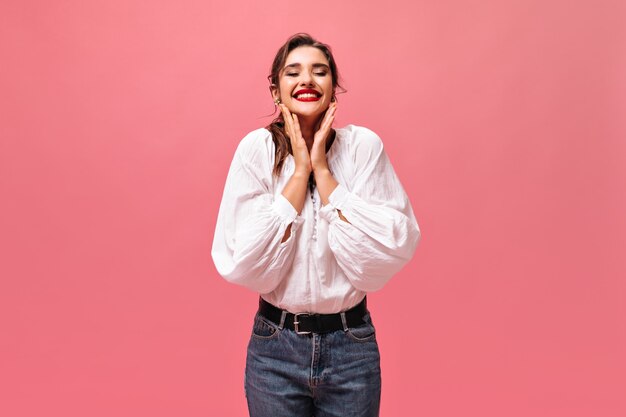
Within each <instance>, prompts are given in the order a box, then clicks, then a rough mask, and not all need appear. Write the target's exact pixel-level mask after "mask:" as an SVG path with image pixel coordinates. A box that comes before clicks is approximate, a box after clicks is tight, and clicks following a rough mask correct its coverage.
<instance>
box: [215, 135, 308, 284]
mask: <svg viewBox="0 0 626 417" xmlns="http://www.w3.org/2000/svg"><path fill="white" fill-rule="evenodd" d="M273 158H274V147H273V142H272V140H271V133H270V132H269V131H267V130H265V129H257V130H255V131H253V132H250V133H249V134H248V135H246V136H245V137H244V138H243V139H242V141H241V142H240V143H239V146H238V147H237V150H236V151H235V156H234V157H233V161H232V163H231V165H230V169H229V171H228V175H227V178H226V184H225V186H224V194H223V196H222V201H221V204H220V208H219V212H218V215H217V223H216V226H215V236H214V238H213V247H212V250H211V256H212V258H213V262H214V263H215V267H216V268H217V271H218V272H219V274H220V275H221V276H223V277H224V279H226V280H227V281H229V282H232V283H236V284H239V285H243V286H245V287H248V288H250V289H251V290H253V291H257V292H259V293H261V294H265V293H268V292H271V291H272V290H273V289H274V288H276V286H278V284H279V283H280V281H281V279H282V278H283V276H284V274H285V272H286V270H287V269H289V268H288V266H290V264H291V262H292V260H293V255H294V247H295V238H294V234H295V233H297V230H298V228H299V226H300V224H301V223H302V220H301V217H300V216H298V213H297V211H296V209H295V208H294V207H293V206H292V205H291V203H290V202H289V200H287V199H286V198H285V197H284V196H283V195H282V194H280V193H278V194H277V197H275V196H274V192H273V181H272V169H273V160H274V159H273ZM291 223H293V224H292V226H291V234H290V236H289V238H288V239H287V240H286V241H285V242H281V240H282V238H283V237H284V235H285V231H286V229H287V227H288V226H289V224H291Z"/></svg>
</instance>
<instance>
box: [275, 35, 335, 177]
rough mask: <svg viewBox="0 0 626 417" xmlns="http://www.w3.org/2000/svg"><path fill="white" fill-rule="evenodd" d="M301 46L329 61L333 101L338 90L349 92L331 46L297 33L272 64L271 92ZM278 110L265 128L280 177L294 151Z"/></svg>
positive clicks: (276, 171) (281, 48) (285, 44)
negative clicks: (267, 131) (310, 49)
mask: <svg viewBox="0 0 626 417" xmlns="http://www.w3.org/2000/svg"><path fill="white" fill-rule="evenodd" d="M299 46H313V47H315V48H317V49H319V50H320V51H322V53H323V54H324V56H325V57H326V59H328V65H329V66H330V73H331V76H332V81H333V99H334V100H337V98H336V97H335V91H336V89H337V88H339V89H341V92H345V91H347V90H346V89H345V88H343V87H342V86H341V85H340V84H339V71H338V70H337V64H336V63H335V58H334V57H333V53H332V51H331V49H330V46H328V45H326V44H324V43H321V42H318V41H317V40H316V39H314V38H313V37H312V36H311V35H309V34H308V33H296V34H295V35H293V36H291V37H290V38H289V39H287V41H286V42H285V43H284V44H283V46H281V47H280V49H278V52H276V56H275V57H274V62H273V63H272V68H271V70H270V75H268V76H267V79H268V80H269V82H270V91H271V89H272V85H273V84H274V85H276V86H277V87H278V85H279V77H280V72H281V70H282V68H283V67H284V66H285V61H286V60H287V56H288V55H289V53H290V52H291V51H293V50H294V49H296V48H297V47H299ZM276 110H279V113H278V117H276V118H275V119H274V120H272V122H271V123H270V124H269V125H267V126H265V128H266V129H267V130H269V131H270V132H271V133H272V140H273V141H274V147H275V149H276V151H275V158H274V171H273V173H274V175H276V176H278V175H280V171H281V170H282V167H283V163H284V162H285V158H287V155H289V154H291V153H292V150H291V141H290V139H289V137H288V136H287V134H286V133H285V121H284V119H283V115H282V113H281V112H280V109H279V108H278V106H276V109H275V110H274V111H276Z"/></svg>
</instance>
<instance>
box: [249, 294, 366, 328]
mask: <svg viewBox="0 0 626 417" xmlns="http://www.w3.org/2000/svg"><path fill="white" fill-rule="evenodd" d="M366 299H367V297H363V300H362V301H361V302H360V303H359V304H357V305H356V306H354V307H352V308H351V309H350V310H346V311H344V312H343V313H344V314H345V317H346V326H347V327H357V326H360V325H362V324H364V323H365V322H364V321H363V316H364V315H365V314H366V313H367V312H368V311H367V300H366ZM283 311H285V310H281V309H280V308H278V307H276V306H274V305H273V304H270V303H268V302H267V301H265V300H264V299H263V298H262V297H259V314H260V315H262V316H263V317H265V318H266V319H268V320H270V321H272V322H274V323H276V324H277V325H280V319H281V317H282V314H283ZM285 312H286V315H285V322H284V323H283V327H285V328H287V329H290V330H294V331H295V332H296V333H298V334H309V333H327V332H333V331H335V330H344V325H343V320H342V319H341V314H342V313H335V314H310V313H296V314H293V313H290V312H288V311H285Z"/></svg>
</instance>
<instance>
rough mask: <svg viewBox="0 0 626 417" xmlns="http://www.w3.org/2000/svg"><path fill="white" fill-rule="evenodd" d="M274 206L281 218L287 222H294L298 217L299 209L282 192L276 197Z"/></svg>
mask: <svg viewBox="0 0 626 417" xmlns="http://www.w3.org/2000/svg"><path fill="white" fill-rule="evenodd" d="M272 206H273V207H274V210H275V211H276V212H277V213H278V216H279V217H280V219H281V220H282V221H284V222H285V223H287V224H289V223H292V222H293V221H294V220H296V217H298V211H297V210H296V209H295V207H294V206H292V205H291V203H290V202H289V200H287V198H286V197H285V196H284V195H282V194H278V196H277V197H276V198H275V199H274V203H273V204H272Z"/></svg>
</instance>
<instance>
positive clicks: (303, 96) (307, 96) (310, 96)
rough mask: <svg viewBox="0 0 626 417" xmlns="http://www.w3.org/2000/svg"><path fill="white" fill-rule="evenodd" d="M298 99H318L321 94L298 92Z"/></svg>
mask: <svg viewBox="0 0 626 417" xmlns="http://www.w3.org/2000/svg"><path fill="white" fill-rule="evenodd" d="M294 98H295V99H296V100H298V101H318V100H319V99H320V96H318V95H317V94H313V93H305V94H298V95H297V96H295V97H294Z"/></svg>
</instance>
